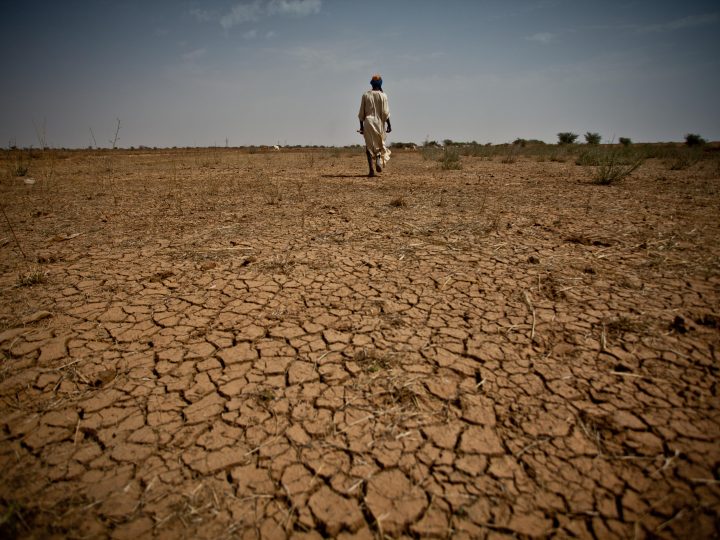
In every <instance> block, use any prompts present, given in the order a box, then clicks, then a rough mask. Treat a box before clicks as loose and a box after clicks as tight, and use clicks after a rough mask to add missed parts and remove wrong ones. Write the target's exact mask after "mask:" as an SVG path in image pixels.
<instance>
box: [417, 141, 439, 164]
mask: <svg viewBox="0 0 720 540" xmlns="http://www.w3.org/2000/svg"><path fill="white" fill-rule="evenodd" d="M420 154H421V155H422V158H423V159H424V160H425V161H435V160H436V159H438V155H439V154H440V149H439V148H438V147H437V146H427V145H425V146H423V147H422V149H421V150H420Z"/></svg>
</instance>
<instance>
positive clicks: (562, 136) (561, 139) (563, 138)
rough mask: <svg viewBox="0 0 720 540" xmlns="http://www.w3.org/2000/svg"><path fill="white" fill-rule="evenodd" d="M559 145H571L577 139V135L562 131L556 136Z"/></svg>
mask: <svg viewBox="0 0 720 540" xmlns="http://www.w3.org/2000/svg"><path fill="white" fill-rule="evenodd" d="M557 136H558V143H559V144H573V143H574V142H575V140H576V139H577V138H578V136H577V133H571V132H569V131H563V132H561V133H558V134H557Z"/></svg>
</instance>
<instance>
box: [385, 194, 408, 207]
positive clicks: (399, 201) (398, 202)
mask: <svg viewBox="0 0 720 540" xmlns="http://www.w3.org/2000/svg"><path fill="white" fill-rule="evenodd" d="M389 205H390V206H392V207H394V208H405V207H406V206H407V201H406V200H405V198H404V197H403V196H402V195H400V196H399V197H395V198H394V199H393V200H391V201H390V203H389Z"/></svg>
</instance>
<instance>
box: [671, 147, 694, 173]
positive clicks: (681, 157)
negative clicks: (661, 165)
mask: <svg viewBox="0 0 720 540" xmlns="http://www.w3.org/2000/svg"><path fill="white" fill-rule="evenodd" d="M677 150H678V151H677V152H676V153H675V154H674V155H673V156H672V158H671V159H669V160H667V161H666V164H667V165H668V168H669V169H670V170H671V171H682V170H685V169H689V168H690V167H692V166H693V165H695V164H696V163H698V162H699V161H700V160H701V159H702V154H701V152H702V150H700V149H699V148H697V147H692V149H690V150H689V149H687V148H678V149H677Z"/></svg>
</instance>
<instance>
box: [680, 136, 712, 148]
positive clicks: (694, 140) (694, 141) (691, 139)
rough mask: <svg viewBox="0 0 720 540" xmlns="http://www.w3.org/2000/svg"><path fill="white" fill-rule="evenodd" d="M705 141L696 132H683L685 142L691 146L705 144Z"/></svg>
mask: <svg viewBox="0 0 720 540" xmlns="http://www.w3.org/2000/svg"><path fill="white" fill-rule="evenodd" d="M706 143H707V141H706V140H705V139H703V138H702V137H701V136H700V135H698V134H697V133H687V134H685V144H686V145H688V146H690V147H693V146H705V144H706Z"/></svg>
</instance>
